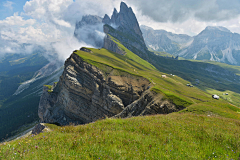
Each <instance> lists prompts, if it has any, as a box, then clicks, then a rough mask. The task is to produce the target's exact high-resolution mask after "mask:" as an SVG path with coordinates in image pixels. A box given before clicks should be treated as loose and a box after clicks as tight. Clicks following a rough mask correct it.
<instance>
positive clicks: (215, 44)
mask: <svg viewBox="0 0 240 160" xmlns="http://www.w3.org/2000/svg"><path fill="white" fill-rule="evenodd" d="M142 29H143V30H144V33H145V34H144V39H145V40H146V43H147V44H148V47H150V48H151V49H153V50H155V51H166V52H169V53H171V54H173V55H175V56H177V55H178V56H181V57H183V58H186V59H195V60H211V61H217V62H223V63H227V64H233V65H240V59H239V58H240V56H239V53H240V44H239V40H240V35H239V34H237V33H232V32H231V31H230V30H228V29H227V28H225V27H221V26H207V27H206V28H205V29H204V30H203V31H201V32H200V33H199V34H198V35H196V36H193V37H191V38H190V39H189V41H184V40H183V39H181V38H180V40H179V41H178V39H179V37H180V36H181V34H173V35H175V37H172V38H171V37H169V36H166V35H167V34H172V33H171V32H165V31H163V30H161V32H162V33H164V35H165V36H159V35H158V34H157V32H158V31H154V30H153V29H150V28H149V27H148V28H147V27H142ZM155 36H156V37H155ZM154 37H155V38H154ZM157 37H158V38H157ZM160 42H164V43H160Z"/></svg>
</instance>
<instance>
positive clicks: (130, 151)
mask: <svg viewBox="0 0 240 160" xmlns="http://www.w3.org/2000/svg"><path fill="white" fill-rule="evenodd" d="M49 127H50V129H51V130H52V131H51V132H45V133H41V134H40V135H37V136H29V137H28V138H25V139H20V140H16V141H12V142H10V143H5V144H1V145H0V158H2V159H145V158H146V159H238V157H239V153H240V141H239V138H240V137H239V132H240V122H239V121H237V120H232V119H226V118H221V117H214V116H202V115H194V114H189V113H188V114H179V113H174V114H170V115H157V116H146V117H135V118H130V119H106V120H101V121H97V122H95V123H91V124H87V125H81V126H67V127H57V126H55V125H49Z"/></svg>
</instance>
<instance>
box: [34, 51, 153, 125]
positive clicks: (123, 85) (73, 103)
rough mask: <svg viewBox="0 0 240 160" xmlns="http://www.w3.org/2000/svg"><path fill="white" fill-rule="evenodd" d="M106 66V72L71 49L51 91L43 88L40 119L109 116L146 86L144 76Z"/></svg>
mask: <svg viewBox="0 0 240 160" xmlns="http://www.w3.org/2000/svg"><path fill="white" fill-rule="evenodd" d="M106 67H107V66H106ZM107 70H109V73H107V74H106V73H105V72H103V71H101V70H100V69H98V68H97V67H95V66H93V65H91V64H88V63H86V62H84V61H83V60H82V59H81V58H80V57H79V56H78V55H76V54H74V53H73V54H72V55H71V56H70V58H68V59H67V60H66V62H65V69H64V72H63V74H62V76H61V77H60V80H59V82H58V84H57V85H56V86H54V88H53V90H52V92H48V88H46V87H45V88H44V93H43V95H42V97H41V100H40V104H39V117H40V119H41V121H42V122H46V123H56V124H60V125H67V124H69V123H75V124H83V123H89V122H92V121H96V120H98V119H102V118H105V117H112V116H114V115H116V114H119V113H121V112H122V111H123V110H124V109H125V107H126V106H127V105H129V104H131V103H132V102H134V101H135V100H137V99H139V98H140V97H141V95H142V94H143V93H144V92H145V91H146V90H147V89H148V88H150V82H149V81H148V80H147V79H145V78H142V77H136V76H133V75H130V74H126V73H125V75H124V76H120V75H116V73H117V72H118V71H116V70H114V69H113V68H110V67H109V68H108V69H107ZM119 72H120V71H119Z"/></svg>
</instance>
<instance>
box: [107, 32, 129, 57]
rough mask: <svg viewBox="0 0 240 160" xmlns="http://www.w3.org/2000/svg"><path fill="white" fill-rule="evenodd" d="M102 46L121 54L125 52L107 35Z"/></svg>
mask: <svg viewBox="0 0 240 160" xmlns="http://www.w3.org/2000/svg"><path fill="white" fill-rule="evenodd" d="M104 48H107V49H108V50H110V51H112V52H115V53H118V54H121V55H124V54H125V52H124V51H123V50H121V49H120V48H119V47H118V45H117V44H116V43H115V42H114V41H112V39H111V37H110V36H109V35H106V36H105V38H104Z"/></svg>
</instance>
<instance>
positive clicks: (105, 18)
mask: <svg viewBox="0 0 240 160" xmlns="http://www.w3.org/2000/svg"><path fill="white" fill-rule="evenodd" d="M102 22H103V23H105V24H110V23H111V19H110V17H109V16H108V15H107V14H105V16H104V18H103V20H102Z"/></svg>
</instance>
